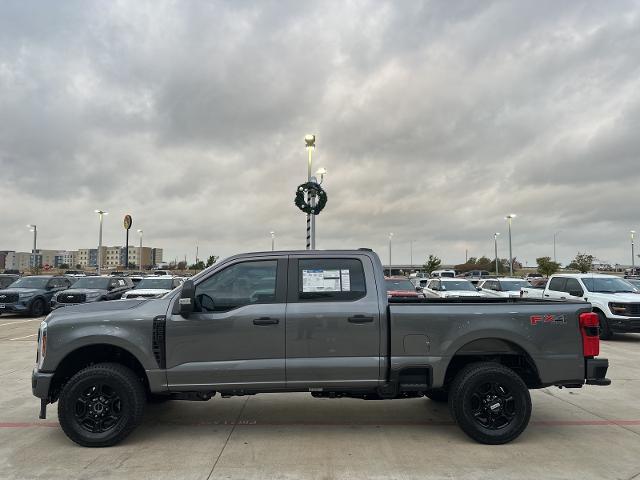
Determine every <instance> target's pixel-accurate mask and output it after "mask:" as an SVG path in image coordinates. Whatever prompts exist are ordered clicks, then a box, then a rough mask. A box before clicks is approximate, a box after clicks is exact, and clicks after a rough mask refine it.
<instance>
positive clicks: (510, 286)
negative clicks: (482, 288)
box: [500, 280, 531, 292]
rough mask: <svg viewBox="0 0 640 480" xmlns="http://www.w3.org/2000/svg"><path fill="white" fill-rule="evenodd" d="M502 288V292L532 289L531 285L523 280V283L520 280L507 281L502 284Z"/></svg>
mask: <svg viewBox="0 0 640 480" xmlns="http://www.w3.org/2000/svg"><path fill="white" fill-rule="evenodd" d="M500 286H501V287H502V290H504V291H509V292H511V291H516V290H520V289H521V288H527V287H530V286H531V284H530V283H529V282H526V281H524V280H522V281H519V280H506V281H502V282H500Z"/></svg>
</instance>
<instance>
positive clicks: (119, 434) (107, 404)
mask: <svg viewBox="0 0 640 480" xmlns="http://www.w3.org/2000/svg"><path fill="white" fill-rule="evenodd" d="M145 403H146V394H145V388H144V386H143V384H142V382H141V380H140V379H139V378H138V377H137V375H136V374H135V373H134V372H133V371H132V370H131V369H129V368H127V367H125V366H124V365H120V364H117V363H98V364H95V365H91V366H89V367H87V368H85V369H84V370H80V371H79V372H78V373H76V374H75V375H74V376H73V377H71V379H70V380H69V381H68V382H67V383H66V384H65V385H64V387H63V388H62V391H61V392H60V398H59V400H58V419H59V421H60V426H61V427H62V430H64V433H65V434H66V435H67V437H69V438H70V439H71V440H73V441H74V442H76V443H77V444H79V445H82V446H85V447H107V446H111V445H115V444H116V443H118V442H120V441H121V440H122V439H124V438H125V437H126V436H127V435H129V434H130V433H131V432H132V431H133V429H134V428H135V427H136V426H137V425H139V424H140V422H141V421H142V415H143V412H144V406H145Z"/></svg>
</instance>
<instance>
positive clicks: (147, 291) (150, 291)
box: [125, 288, 171, 298]
mask: <svg viewBox="0 0 640 480" xmlns="http://www.w3.org/2000/svg"><path fill="white" fill-rule="evenodd" d="M170 291H171V290H166V289H164V288H136V289H134V290H128V291H127V292H125V294H126V295H127V297H129V298H135V296H136V295H164V294H165V293H167V292H170Z"/></svg>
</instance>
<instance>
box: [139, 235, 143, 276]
mask: <svg viewBox="0 0 640 480" xmlns="http://www.w3.org/2000/svg"><path fill="white" fill-rule="evenodd" d="M143 233H144V232H143V231H142V230H140V229H138V235H140V247H139V248H138V267H139V268H140V271H142V270H143V268H142V234H143Z"/></svg>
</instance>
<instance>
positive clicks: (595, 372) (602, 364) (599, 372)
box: [584, 358, 611, 385]
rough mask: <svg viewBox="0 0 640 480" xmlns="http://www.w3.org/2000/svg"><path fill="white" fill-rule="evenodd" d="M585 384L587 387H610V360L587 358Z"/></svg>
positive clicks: (585, 362)
mask: <svg viewBox="0 0 640 480" xmlns="http://www.w3.org/2000/svg"><path fill="white" fill-rule="evenodd" d="M584 368H585V379H586V380H585V383H586V384H587V385H610V384H611V380H609V379H608V378H607V377H606V375H607V369H608V368H609V360H607V359H606V358H587V359H585V361H584Z"/></svg>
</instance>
